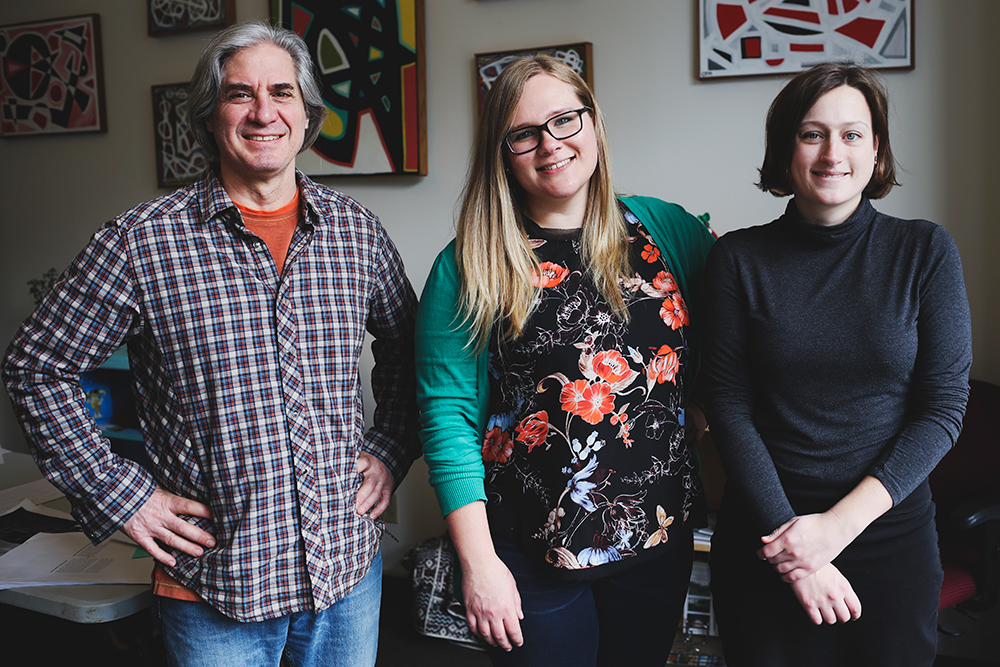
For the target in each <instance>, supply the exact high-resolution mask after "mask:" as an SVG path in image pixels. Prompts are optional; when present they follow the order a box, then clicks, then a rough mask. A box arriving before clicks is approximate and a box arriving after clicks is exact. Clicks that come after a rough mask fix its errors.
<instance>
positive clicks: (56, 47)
mask: <svg viewBox="0 0 1000 667" xmlns="http://www.w3.org/2000/svg"><path fill="white" fill-rule="evenodd" d="M0 63H2V66H0V134H2V135H3V136H5V137H19V136H29V135H38V134H67V133H70V132H106V131H107V129H108V127H107V117H106V111H105V106H104V63H103V61H102V59H101V18H100V16H99V15H98V14H84V15H83V16H74V17H70V18H62V19H51V20H47V21H35V22H31V23H20V24H17V25H6V26H0Z"/></svg>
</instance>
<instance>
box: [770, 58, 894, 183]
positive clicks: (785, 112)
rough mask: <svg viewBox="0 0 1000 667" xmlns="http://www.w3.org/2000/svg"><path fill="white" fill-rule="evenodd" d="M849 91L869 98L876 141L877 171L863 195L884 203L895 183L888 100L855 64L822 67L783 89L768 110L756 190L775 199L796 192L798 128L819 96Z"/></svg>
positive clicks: (878, 84)
mask: <svg viewBox="0 0 1000 667" xmlns="http://www.w3.org/2000/svg"><path fill="white" fill-rule="evenodd" d="M841 86H850V87H851V88H854V89H856V90H858V91H859V92H860V93H861V94H862V95H864V96H865V100H866V101H867V102H868V110H869V111H871V114H872V131H873V132H874V133H875V137H876V138H877V139H878V152H877V153H876V154H875V159H876V164H875V171H874V173H873V174H872V178H871V180H870V181H869V182H868V186H867V187H866V188H865V190H864V195H865V196H866V197H868V198H870V199H881V198H882V197H884V196H886V195H887V194H889V191H890V190H892V187H893V186H894V185H899V183H898V182H897V181H896V160H895V158H893V156H892V148H891V147H890V146H889V95H888V93H886V90H885V86H884V85H883V84H882V82H881V81H880V80H879V79H878V77H876V76H875V73H874V72H873V71H872V70H870V69H867V68H865V67H859V66H857V65H854V64H852V63H822V64H820V65H816V66H815V67H812V68H811V69H808V70H806V71H805V72H802V73H801V74H799V75H797V76H795V77H794V78H793V79H792V80H791V81H789V82H788V84H787V85H786V86H785V87H784V88H782V89H781V92H780V93H778V96H777V97H776V98H774V102H772V103H771V108H770V109H768V111H767V123H766V142H767V143H766V146H765V149H764V164H763V165H761V168H760V169H758V170H757V171H758V173H759V174H760V181H759V182H758V183H757V187H758V188H760V189H761V190H763V191H764V192H770V193H771V194H772V195H774V196H775V197H787V196H788V195H790V194H793V192H792V184H791V179H790V176H789V171H788V170H789V167H790V166H791V164H792V154H793V153H794V152H795V138H796V136H797V135H798V131H799V125H800V124H801V123H802V119H803V118H805V115H806V114H807V113H808V112H809V110H810V109H811V108H812V106H813V105H814V104H815V103H816V100H818V99H819V98H820V97H822V96H823V95H825V94H826V93H828V92H830V91H831V90H833V89H834V88H840V87H841Z"/></svg>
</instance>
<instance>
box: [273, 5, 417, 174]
mask: <svg viewBox="0 0 1000 667" xmlns="http://www.w3.org/2000/svg"><path fill="white" fill-rule="evenodd" d="M271 19H272V21H273V22H275V23H279V22H280V24H281V25H282V26H284V27H286V28H289V29H291V30H292V31H293V32H295V33H296V34H297V35H298V36H299V37H301V38H302V39H303V41H305V43H306V46H307V47H308V49H309V52H310V54H312V57H313V60H314V61H315V64H316V67H317V71H318V73H319V76H320V79H321V83H322V93H323V101H324V102H325V103H326V106H327V109H328V110H329V113H328V115H327V118H326V121H325V122H324V123H323V129H322V131H321V132H320V135H319V137H318V138H317V139H316V143H315V144H313V145H312V147H311V148H310V149H309V150H307V151H303V152H302V153H299V155H298V157H297V158H296V161H295V163H296V166H297V167H298V168H299V169H300V170H302V171H303V172H304V173H306V174H308V175H310V176H372V175H394V176H426V175H427V100H426V96H425V63H424V0H294V1H293V0H271Z"/></svg>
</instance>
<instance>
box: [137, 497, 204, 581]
mask: <svg viewBox="0 0 1000 667" xmlns="http://www.w3.org/2000/svg"><path fill="white" fill-rule="evenodd" d="M184 514H186V515H189V516H197V517H202V518H204V519H210V518H212V513H211V510H209V509H208V506H207V505H203V504H202V503H199V502H197V501H195V500H189V499H187V498H181V497H180V496H175V495H174V494H172V493H170V492H169V491H164V490H163V489H161V488H159V487H157V488H156V490H155V491H153V495H152V496H150V497H149V500H147V501H146V502H145V504H144V505H143V506H142V507H140V508H139V511H137V512H136V513H135V514H133V515H132V517H131V518H130V519H129V520H128V521H126V522H125V525H124V526H122V530H124V531H125V534H126V535H128V536H129V537H131V538H132V539H133V540H135V542H136V544H138V545H139V546H140V547H142V548H143V549H145V550H146V551H147V552H148V553H149V555H150V556H152V557H153V558H155V559H156V560H158V561H159V562H161V563H163V564H164V565H169V566H173V565H175V564H176V563H177V561H176V559H175V558H174V557H173V556H171V555H170V554H169V553H167V552H166V551H164V550H163V549H161V548H160V545H159V544H158V543H157V540H159V542H162V543H163V544H165V545H167V546H169V547H172V548H174V549H177V550H178V551H183V552H184V553H186V554H190V555H192V556H200V555H202V554H203V553H204V552H205V550H204V549H203V548H202V547H214V546H215V538H214V537H212V535H211V533H207V532H205V531H204V530H202V529H201V528H199V527H197V526H194V525H192V524H190V523H188V522H187V521H185V520H184V519H182V518H181V517H180V515H184Z"/></svg>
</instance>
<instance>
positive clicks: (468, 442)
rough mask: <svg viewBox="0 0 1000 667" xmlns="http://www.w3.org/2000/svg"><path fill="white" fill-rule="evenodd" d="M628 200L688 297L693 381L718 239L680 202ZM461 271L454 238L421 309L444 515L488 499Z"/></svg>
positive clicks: (431, 451) (435, 472)
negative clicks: (707, 276) (707, 272)
mask: <svg viewBox="0 0 1000 667" xmlns="http://www.w3.org/2000/svg"><path fill="white" fill-rule="evenodd" d="M622 202H623V203H624V204H625V205H626V206H627V207H628V208H629V210H631V211H632V213H634V214H635V216H636V217H637V218H638V219H639V220H640V221H641V222H642V223H643V225H644V226H645V227H646V230H647V231H648V232H649V233H650V235H651V236H652V237H653V239H654V240H655V241H656V245H657V246H658V247H659V249H660V252H661V253H662V254H663V257H664V261H665V262H666V265H667V266H668V267H669V268H670V270H671V271H672V272H673V274H674V278H676V280H677V283H678V286H679V287H680V290H681V294H682V295H683V297H684V301H685V302H686V303H687V307H688V314H689V316H690V318H691V326H690V327H689V329H688V341H689V345H690V347H691V356H690V357H689V360H690V361H691V362H694V363H690V362H689V363H688V367H687V371H686V375H687V377H688V381H687V382H685V387H692V386H694V383H693V377H694V373H695V372H696V370H697V359H698V356H697V347H696V343H697V341H698V326H699V323H700V321H701V303H700V296H701V286H702V277H703V274H704V269H705V258H706V257H707V256H708V251H709V249H710V248H711V246H712V243H713V242H714V241H715V238H714V236H713V235H712V233H711V232H710V231H709V229H708V228H707V227H706V226H705V225H703V224H702V223H701V221H699V220H698V219H697V218H695V217H694V216H693V215H691V214H690V213H688V212H687V211H685V210H684V209H683V208H681V207H680V206H678V205H677V204H669V203H667V202H664V201H661V200H659V199H654V198H652V197H625V198H623V199H622ZM461 287H462V282H461V276H460V275H459V273H458V265H457V263H456V259H455V242H454V241H452V242H451V243H450V244H449V245H448V247H446V248H445V249H444V250H442V251H441V254H439V255H438V257H437V260H436V261H435V262H434V266H433V267H432V268H431V272H430V275H429V276H428V277H427V282H426V284H425V285H424V291H423V295H422V296H421V298H420V308H419V310H418V311H417V331H416V361H417V402H418V404H419V406H420V440H421V443H422V444H423V450H424V459H425V460H426V462H427V467H428V468H429V469H430V481H431V486H433V487H434V491H435V493H436V494H437V499H438V504H440V506H441V515H442V516H444V515H447V514H448V513H450V512H451V511H453V510H456V509H458V508H459V507H462V506H464V505H467V504H469V503H471V502H474V501H476V500H486V493H485V491H484V485H483V479H484V477H485V470H484V468H483V458H482V441H483V432H484V430H485V427H486V422H487V420H488V419H489V414H488V411H489V405H490V385H489V378H488V376H487V351H486V350H483V351H482V352H481V353H479V354H476V352H475V345H474V343H472V342H470V332H469V328H468V326H464V325H462V323H461V321H460V317H459V312H460V309H461V305H460V304H461Z"/></svg>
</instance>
